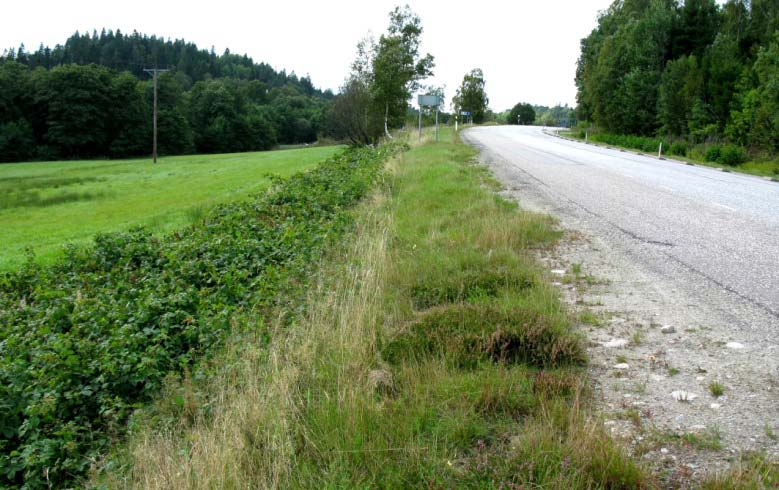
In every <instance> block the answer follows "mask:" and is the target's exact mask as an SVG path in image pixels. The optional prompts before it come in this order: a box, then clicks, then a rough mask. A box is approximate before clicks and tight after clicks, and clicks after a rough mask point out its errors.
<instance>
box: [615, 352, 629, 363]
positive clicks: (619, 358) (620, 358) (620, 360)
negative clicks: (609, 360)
mask: <svg viewBox="0 0 779 490" xmlns="http://www.w3.org/2000/svg"><path fill="white" fill-rule="evenodd" d="M627 362H628V358H627V357H626V356H625V355H623V354H620V355H618V356H617V364H625V363H627Z"/></svg>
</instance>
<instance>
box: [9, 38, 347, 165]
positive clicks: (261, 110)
mask: <svg viewBox="0 0 779 490" xmlns="http://www.w3.org/2000/svg"><path fill="white" fill-rule="evenodd" d="M155 65H156V66H160V67H171V68H172V70H171V71H170V72H167V73H163V74H161V75H160V76H159V79H158V99H159V101H158V126H159V150H160V153H162V154H185V153H192V152H197V153H219V152H235V151H254V150H264V149H269V148H271V147H273V146H275V145H277V144H293V143H306V142H311V141H315V140H316V139H317V135H318V134H319V133H320V132H322V131H323V130H324V122H325V120H326V111H327V108H328V105H329V100H330V99H332V97H333V95H332V93H330V92H322V91H320V90H317V89H315V88H314V86H313V84H312V83H311V80H310V79H309V78H308V77H304V78H298V77H297V76H295V75H294V74H291V75H287V74H286V73H285V72H283V71H282V72H276V71H275V70H273V69H272V68H271V67H270V66H268V65H266V64H264V63H259V64H258V63H254V61H253V60H252V59H251V58H249V57H247V56H245V55H244V56H237V55H233V54H231V53H230V52H229V51H225V53H224V54H222V55H216V54H215V53H214V52H213V49H212V50H211V51H210V52H209V51H205V50H199V49H197V47H196V46H195V45H194V44H191V43H186V42H184V41H178V40H177V41H165V40H162V39H158V38H155V37H147V36H141V35H139V34H137V33H133V34H132V35H123V34H121V33H119V32H118V31H117V33H115V34H114V33H112V32H111V31H108V32H105V31H104V32H103V33H101V34H99V35H98V34H97V33H95V34H93V35H91V36H90V35H88V34H87V35H80V34H75V35H74V36H72V37H71V38H69V39H68V40H67V42H66V43H65V44H64V45H58V46H57V47H55V48H54V49H49V48H46V47H43V46H42V47H41V48H39V49H38V51H36V52H34V53H27V52H26V51H25V49H24V47H23V46H21V47H20V48H19V49H16V50H8V51H6V52H5V53H4V55H3V56H2V57H0V162H9V161H25V160H52V159H68V158H96V157H130V156H140V155H145V154H147V153H148V152H149V142H150V141H151V131H152V127H151V111H152V100H153V98H152V97H153V96H152V90H153V87H152V82H151V80H150V77H149V76H148V75H146V74H144V73H143V68H144V67H150V66H155Z"/></svg>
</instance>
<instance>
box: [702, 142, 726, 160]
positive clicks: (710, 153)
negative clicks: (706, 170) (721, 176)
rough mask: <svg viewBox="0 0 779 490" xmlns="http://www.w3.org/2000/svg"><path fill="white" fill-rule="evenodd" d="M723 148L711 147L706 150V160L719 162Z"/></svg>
mask: <svg viewBox="0 0 779 490" xmlns="http://www.w3.org/2000/svg"><path fill="white" fill-rule="evenodd" d="M721 152H722V148H721V147H720V146H719V145H714V146H710V147H708V148H707V149H706V155H705V157H704V158H705V159H706V161H707V162H718V161H719V158H720V153H721Z"/></svg>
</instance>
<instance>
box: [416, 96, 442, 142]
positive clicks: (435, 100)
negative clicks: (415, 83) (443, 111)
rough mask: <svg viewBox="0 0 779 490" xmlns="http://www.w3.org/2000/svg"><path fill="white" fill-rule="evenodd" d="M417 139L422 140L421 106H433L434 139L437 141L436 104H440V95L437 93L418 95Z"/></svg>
mask: <svg viewBox="0 0 779 490" xmlns="http://www.w3.org/2000/svg"><path fill="white" fill-rule="evenodd" d="M417 102H418V103H419V141H422V108H423V107H435V140H436V141H438V106H439V105H441V97H439V96H437V95H419V96H418V97H417Z"/></svg>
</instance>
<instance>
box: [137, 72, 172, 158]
mask: <svg viewBox="0 0 779 490" xmlns="http://www.w3.org/2000/svg"><path fill="white" fill-rule="evenodd" d="M143 71H145V72H146V73H151V74H152V76H153V77H154V122H153V126H154V139H153V143H152V153H151V155H152V159H153V160H154V163H157V73H165V72H166V71H169V70H161V69H158V68H157V67H156V66H155V67H154V68H144V69H143Z"/></svg>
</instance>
